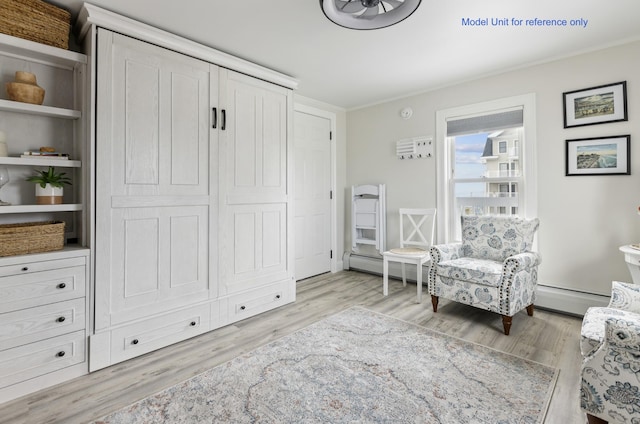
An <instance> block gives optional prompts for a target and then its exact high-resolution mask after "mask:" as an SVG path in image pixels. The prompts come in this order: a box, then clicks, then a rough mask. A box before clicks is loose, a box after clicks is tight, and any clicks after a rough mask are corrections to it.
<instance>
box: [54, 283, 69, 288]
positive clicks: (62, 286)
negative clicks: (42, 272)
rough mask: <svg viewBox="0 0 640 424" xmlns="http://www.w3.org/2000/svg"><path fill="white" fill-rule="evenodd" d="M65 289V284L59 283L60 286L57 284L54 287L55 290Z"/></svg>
mask: <svg viewBox="0 0 640 424" xmlns="http://www.w3.org/2000/svg"><path fill="white" fill-rule="evenodd" d="M65 287H67V285H66V284H65V283H60V284H58V285H57V286H56V288H59V289H63V288H65Z"/></svg>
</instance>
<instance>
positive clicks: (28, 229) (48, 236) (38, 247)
mask: <svg viewBox="0 0 640 424" xmlns="http://www.w3.org/2000/svg"><path fill="white" fill-rule="evenodd" d="M64 226H65V223H64V222H61V221H44V222H26V223H20V224H2V225H0V256H14V255H26V254H28V253H40V252H50V251H52V250H60V249H62V248H63V247H64Z"/></svg>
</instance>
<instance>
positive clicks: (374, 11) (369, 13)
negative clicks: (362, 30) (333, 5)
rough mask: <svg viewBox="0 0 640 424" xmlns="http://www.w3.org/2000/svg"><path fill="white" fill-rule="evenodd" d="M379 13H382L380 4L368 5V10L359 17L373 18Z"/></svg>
mask: <svg viewBox="0 0 640 424" xmlns="http://www.w3.org/2000/svg"><path fill="white" fill-rule="evenodd" d="M378 13H380V8H379V6H374V7H368V8H367V10H365V11H364V13H363V14H361V15H360V16H358V18H363V19H373V18H375V17H376V16H378Z"/></svg>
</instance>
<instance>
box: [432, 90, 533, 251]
mask: <svg viewBox="0 0 640 424" xmlns="http://www.w3.org/2000/svg"><path fill="white" fill-rule="evenodd" d="M436 133H437V134H436V139H437V152H438V155H437V158H438V215H439V219H438V242H439V243H446V242H450V241H455V240H460V216H461V215H465V214H466V215H477V214H509V215H520V214H521V215H523V216H535V215H536V190H535V184H536V178H535V98H534V95H532V94H531V95H525V96H517V97H513V98H508V99H502V100H497V101H493V102H487V103H482V104H477V105H470V106H465V107H461V108H455V109H448V110H444V111H439V112H437V116H436Z"/></svg>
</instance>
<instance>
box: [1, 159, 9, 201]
mask: <svg viewBox="0 0 640 424" xmlns="http://www.w3.org/2000/svg"><path fill="white" fill-rule="evenodd" d="M9 180H10V178H9V170H8V169H7V168H5V167H2V168H0V189H1V188H2V187H4V186H5V185H6V184H7V183H8V182H9ZM9 205H11V203H9V202H4V201H3V200H2V199H0V206H9Z"/></svg>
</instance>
